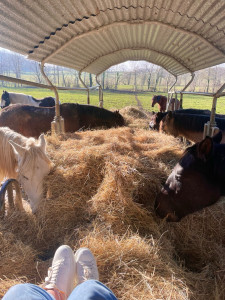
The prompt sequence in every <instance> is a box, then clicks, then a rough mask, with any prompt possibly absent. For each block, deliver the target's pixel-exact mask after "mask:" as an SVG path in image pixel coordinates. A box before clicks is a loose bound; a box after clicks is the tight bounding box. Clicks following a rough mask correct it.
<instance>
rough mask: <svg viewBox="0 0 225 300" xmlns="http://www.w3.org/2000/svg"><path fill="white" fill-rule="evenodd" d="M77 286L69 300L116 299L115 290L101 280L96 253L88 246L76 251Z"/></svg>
mask: <svg viewBox="0 0 225 300" xmlns="http://www.w3.org/2000/svg"><path fill="white" fill-rule="evenodd" d="M75 263H76V274H75V279H76V283H77V286H76V288H75V289H74V290H73V292H72V293H71V295H70V297H69V298H68V300H116V297H115V296H114V294H113V292H112V291H111V290H110V289H109V288H107V287H106V286H105V285H104V284H103V283H101V282H99V281H98V280H99V275H98V267H97V263H96V260H95V257H94V255H93V254H92V253H91V251H90V250H89V249H88V248H80V249H78V250H77V252H76V253H75Z"/></svg>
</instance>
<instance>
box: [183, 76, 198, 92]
mask: <svg viewBox="0 0 225 300" xmlns="http://www.w3.org/2000/svg"><path fill="white" fill-rule="evenodd" d="M194 78H195V73H191V79H190V81H189V82H188V83H187V84H186V85H185V87H184V88H183V90H182V92H184V91H185V90H186V89H187V88H188V87H189V85H190V84H191V83H192V81H193V80H194Z"/></svg>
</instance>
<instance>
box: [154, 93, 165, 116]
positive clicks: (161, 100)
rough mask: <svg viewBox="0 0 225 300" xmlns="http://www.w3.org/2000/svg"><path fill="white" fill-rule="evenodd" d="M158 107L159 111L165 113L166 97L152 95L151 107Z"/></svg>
mask: <svg viewBox="0 0 225 300" xmlns="http://www.w3.org/2000/svg"><path fill="white" fill-rule="evenodd" d="M156 103H157V104H158V105H159V111H160V112H165V111H166V103H167V97H165V96H162V95H158V96H157V95H154V96H153V98H152V107H154V105H155V104H156Z"/></svg>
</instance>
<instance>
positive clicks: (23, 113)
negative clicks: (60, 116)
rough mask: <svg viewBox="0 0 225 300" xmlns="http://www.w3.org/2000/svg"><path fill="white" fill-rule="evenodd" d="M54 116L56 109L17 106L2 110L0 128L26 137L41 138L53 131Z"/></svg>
mask: <svg viewBox="0 0 225 300" xmlns="http://www.w3.org/2000/svg"><path fill="white" fill-rule="evenodd" d="M54 115H55V108H54V107H52V108H41V107H36V106H31V105H22V104H15V105H12V106H8V107H6V108H4V109H2V110H1V113H0V126H7V127H9V128H10V129H12V130H14V131H16V132H18V133H20V134H22V135H24V136H26V137H31V136H32V137H39V135H40V134H41V133H43V132H47V131H49V130H50V129H51V122H52V121H53V119H54Z"/></svg>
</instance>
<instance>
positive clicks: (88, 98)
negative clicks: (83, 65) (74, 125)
mask: <svg viewBox="0 0 225 300" xmlns="http://www.w3.org/2000/svg"><path fill="white" fill-rule="evenodd" d="M79 79H80V82H81V83H82V84H83V86H84V87H85V88H86V91H87V104H88V105H89V104H90V91H89V88H88V86H86V84H85V83H84V81H83V79H82V78H81V72H79Z"/></svg>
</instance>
